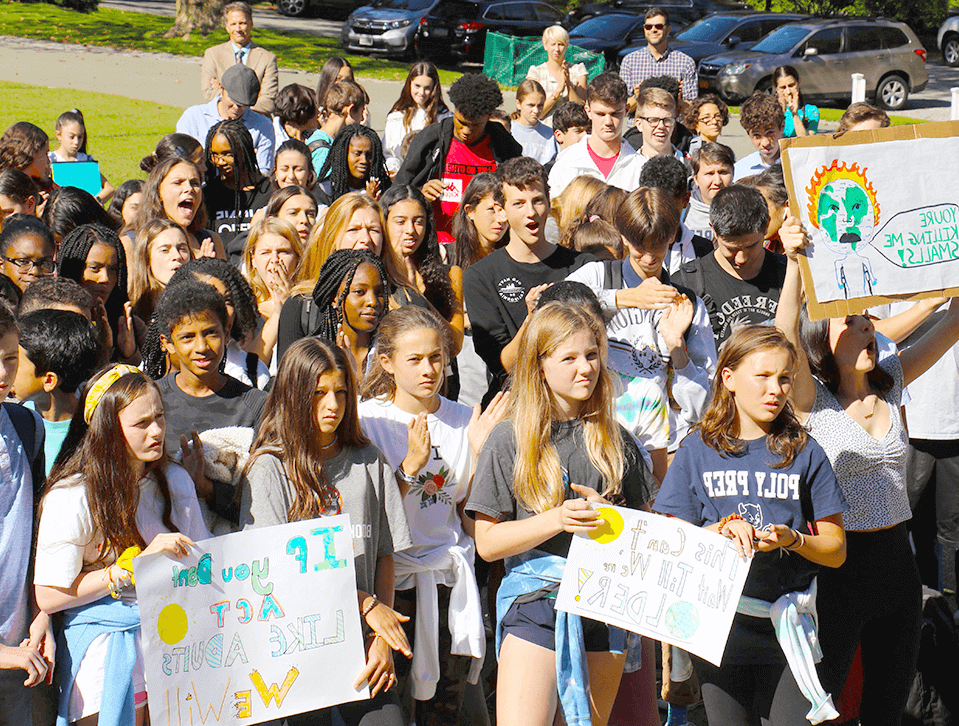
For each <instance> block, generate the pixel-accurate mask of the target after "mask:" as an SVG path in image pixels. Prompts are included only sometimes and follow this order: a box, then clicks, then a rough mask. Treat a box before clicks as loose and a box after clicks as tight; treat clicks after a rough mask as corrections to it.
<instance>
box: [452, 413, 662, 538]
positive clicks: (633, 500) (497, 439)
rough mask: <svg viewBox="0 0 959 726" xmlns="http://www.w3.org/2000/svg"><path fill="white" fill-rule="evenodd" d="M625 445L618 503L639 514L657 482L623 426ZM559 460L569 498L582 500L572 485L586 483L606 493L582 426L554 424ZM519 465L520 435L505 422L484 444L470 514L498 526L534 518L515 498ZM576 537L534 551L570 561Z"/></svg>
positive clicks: (576, 422)
mask: <svg viewBox="0 0 959 726" xmlns="http://www.w3.org/2000/svg"><path fill="white" fill-rule="evenodd" d="M620 436H621V437H622V441H623V454H624V456H625V459H626V466H625V470H624V471H623V482H622V494H621V497H620V498H617V500H615V501H613V503H614V504H617V505H619V506H624V507H630V508H632V509H637V508H639V507H640V506H642V505H643V504H645V503H646V502H647V501H649V499H650V498H651V496H652V492H653V489H654V488H655V480H654V479H653V475H652V474H651V473H650V471H649V469H648V468H647V467H646V462H645V461H644V460H643V456H642V454H641V453H640V452H639V447H638V446H637V445H636V441H635V440H634V439H633V437H632V436H630V435H629V434H628V433H627V432H626V429H624V428H622V427H620ZM551 439H552V442H553V444H554V445H555V446H556V453H557V454H558V455H559V463H560V466H561V467H562V469H563V483H564V484H565V485H566V497H565V498H566V499H582V498H583V497H581V496H580V495H579V494H577V493H576V492H574V491H573V490H572V488H570V486H569V485H570V484H582V485H583V486H587V487H592V488H593V489H595V490H596V491H598V492H600V493H602V491H603V477H602V475H601V474H600V473H599V472H598V471H597V470H596V468H595V467H594V466H593V464H592V462H591V461H590V460H589V456H588V454H587V453H586V442H585V440H584V438H583V422H582V421H579V420H574V421H558V422H556V423H554V424H553V432H552V436H551ZM515 461H516V436H515V433H514V430H513V422H512V421H503V422H502V423H500V424H499V425H497V426H496V428H494V429H493V430H492V431H491V432H490V435H489V437H488V438H487V439H486V443H485V444H483V450H482V451H481V452H480V455H479V460H478V461H477V462H476V473H475V475H474V476H473V486H472V488H471V490H470V498H469V501H468V502H467V504H466V511H467V512H479V513H480V514H485V515H486V516H488V517H492V518H493V519H495V520H496V521H498V522H503V521H507V520H514V519H516V520H520V519H529V518H530V517H535V516H536V513H535V512H531V511H530V510H529V509H527V508H526V507H525V506H524V505H523V504H522V502H519V501H517V500H516V497H515V496H514V495H513V466H514V462H515ZM572 541H573V535H572V533H570V532H561V533H560V534H557V535H556V536H554V537H550V538H549V539H548V540H546V541H545V542H543V543H542V544H539V545H537V546H536V549H538V550H542V551H543V552H547V553H549V554H551V555H559V556H560V557H566V555H567V554H568V553H569V546H570V543H571V542H572Z"/></svg>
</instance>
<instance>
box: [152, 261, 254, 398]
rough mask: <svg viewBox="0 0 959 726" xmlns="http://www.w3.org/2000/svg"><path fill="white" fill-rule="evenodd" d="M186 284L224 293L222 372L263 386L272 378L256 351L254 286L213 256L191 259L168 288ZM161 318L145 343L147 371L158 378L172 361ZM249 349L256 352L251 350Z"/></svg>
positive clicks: (233, 268)
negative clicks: (165, 346) (163, 342)
mask: <svg viewBox="0 0 959 726" xmlns="http://www.w3.org/2000/svg"><path fill="white" fill-rule="evenodd" d="M186 283H202V284H205V285H209V286H210V287H212V288H214V289H215V290H216V291H217V292H218V293H220V295H222V296H223V302H224V304H225V305H226V314H227V325H226V328H227V338H228V341H227V344H226V353H225V354H224V356H223V360H222V361H221V364H220V370H221V372H222V373H224V374H226V375H228V376H230V377H231V378H235V379H237V380H238V381H240V382H241V383H244V384H246V385H247V386H252V387H253V388H259V389H263V388H264V387H265V386H266V384H267V383H269V381H270V370H269V368H267V366H266V364H265V363H264V362H263V361H261V360H260V358H259V356H258V355H257V353H256V352H255V351H256V350H257V348H258V345H259V340H258V331H257V328H258V322H257V317H258V316H257V311H256V297H255V296H254V294H253V289H252V288H251V287H250V284H249V283H248V282H247V281H246V278H244V277H243V275H242V274H240V271H239V270H237V269H236V268H235V267H233V265H231V264H230V263H229V262H225V261H223V260H218V259H215V258H213V257H200V258H198V259H195V260H190V261H189V262H186V263H184V265H183V266H182V267H181V268H180V269H179V270H177V271H176V272H175V273H174V275H173V277H171V278H170V281H169V282H168V283H167V285H166V287H165V288H164V290H167V289H175V288H177V287H178V286H180V285H183V284H186ZM159 327H160V326H159V321H158V320H152V321H151V322H150V327H149V328H148V329H147V334H146V339H145V340H144V342H143V370H144V371H145V372H146V373H147V374H148V375H149V376H150V377H151V378H153V379H154V380H158V379H160V378H162V377H163V376H165V375H166V374H167V372H168V361H167V356H166V353H165V352H164V350H163V347H162V346H161V345H160V334H159ZM246 348H249V349H250V350H251V351H252V352H247V351H246Z"/></svg>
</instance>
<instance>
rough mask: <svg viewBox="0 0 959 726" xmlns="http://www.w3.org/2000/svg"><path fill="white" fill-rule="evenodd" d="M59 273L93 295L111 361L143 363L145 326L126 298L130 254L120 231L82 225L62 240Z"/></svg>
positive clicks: (98, 320) (100, 226)
mask: <svg viewBox="0 0 959 726" xmlns="http://www.w3.org/2000/svg"><path fill="white" fill-rule="evenodd" d="M57 276H58V277H66V278H69V279H71V280H73V281H74V282H78V283H80V286H81V287H83V288H84V289H85V290H87V292H89V293H90V294H91V295H92V296H93V303H94V310H95V311H97V314H96V315H95V317H96V318H97V319H96V320H95V323H96V325H97V327H98V332H100V334H101V337H102V339H103V340H104V343H105V346H106V347H107V348H108V349H109V351H110V353H111V356H110V357H111V360H119V361H121V362H123V363H132V364H134V365H139V363H140V350H139V349H140V341H142V340H143V337H144V334H145V333H146V325H144V323H143V321H142V320H140V319H139V318H138V317H136V316H135V315H134V314H133V305H132V304H131V303H130V301H129V299H128V298H127V256H126V252H125V251H124V249H123V245H122V244H121V242H120V238H119V237H118V236H117V233H116V232H115V231H113V230H112V229H110V228H109V227H104V226H103V225H101V224H82V225H80V226H79V227H77V228H76V229H74V230H73V231H72V232H70V233H69V234H68V235H67V236H66V237H64V238H63V241H62V242H61V243H60V250H59V252H58V253H57Z"/></svg>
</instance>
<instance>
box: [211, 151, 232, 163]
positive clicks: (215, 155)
mask: <svg viewBox="0 0 959 726" xmlns="http://www.w3.org/2000/svg"><path fill="white" fill-rule="evenodd" d="M210 158H211V159H212V160H213V161H233V152H232V151H226V152H224V153H222V154H221V153H219V152H218V151H211V152H210Z"/></svg>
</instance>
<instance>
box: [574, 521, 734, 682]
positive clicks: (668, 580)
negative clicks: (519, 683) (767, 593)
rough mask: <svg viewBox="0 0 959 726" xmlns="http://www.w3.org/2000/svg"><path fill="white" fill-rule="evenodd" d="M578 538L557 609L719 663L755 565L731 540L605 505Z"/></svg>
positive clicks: (698, 529) (690, 526)
mask: <svg viewBox="0 0 959 726" xmlns="http://www.w3.org/2000/svg"><path fill="white" fill-rule="evenodd" d="M596 511H597V512H598V513H599V515H600V516H601V517H602V518H603V520H604V523H603V524H602V525H601V526H600V527H598V528H597V529H595V530H593V531H592V532H590V533H588V534H582V535H577V536H575V537H573V544H572V546H571V547H570V548H569V555H568V556H567V558H566V569H565V571H564V572H563V581H562V583H560V587H559V593H558V594H557V597H556V607H557V608H558V609H560V610H564V611H566V612H569V613H575V614H577V615H582V616H584V617H587V618H592V619H593V620H601V621H603V622H605V623H609V624H610V625H616V626H618V627H620V628H625V629H626V630H630V631H632V632H634V633H639V634H640V635H645V636H647V637H650V638H654V639H655V640H661V641H663V642H664V643H671V644H672V645H677V646H679V647H681V648H683V649H684V650H687V651H689V652H690V653H695V654H696V655H698V656H700V657H701V658H703V659H705V660H708V661H709V662H710V663H715V664H716V665H719V664H720V661H721V660H722V658H723V651H724V650H725V648H726V639H727V638H728V637H729V629H730V627H732V624H733V615H735V613H736V605H737V603H738V602H739V596H740V595H741V594H742V592H743V586H744V585H745V584H746V575H747V574H748V573H749V566H750V564H751V561H749V560H744V559H743V558H741V557H740V556H739V555H738V554H736V547H735V545H733V543H732V542H731V541H730V540H728V539H726V538H725V537H722V536H720V535H719V534H716V533H715V532H709V531H707V530H705V529H703V528H702V527H697V526H695V525H692V524H689V523H688V522H684V521H682V520H680V519H675V518H672V517H664V516H662V515H659V514H651V513H649V512H642V511H639V510H636V509H622V508H620V507H600V508H598V509H597V510H596Z"/></svg>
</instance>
